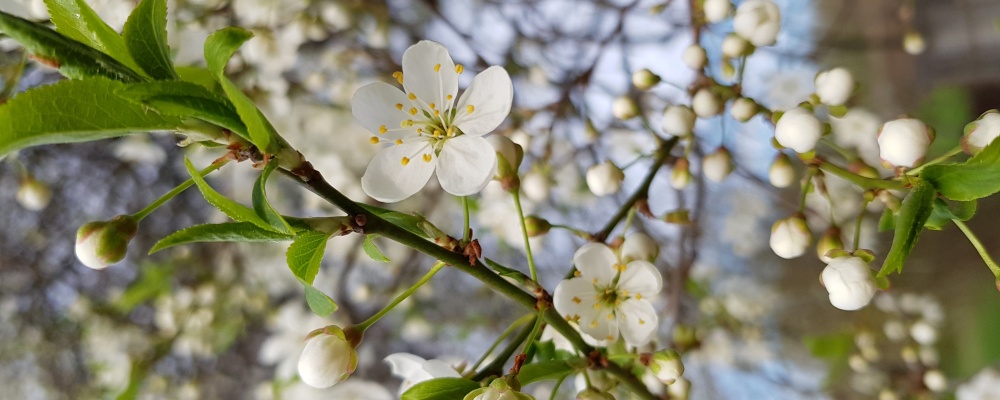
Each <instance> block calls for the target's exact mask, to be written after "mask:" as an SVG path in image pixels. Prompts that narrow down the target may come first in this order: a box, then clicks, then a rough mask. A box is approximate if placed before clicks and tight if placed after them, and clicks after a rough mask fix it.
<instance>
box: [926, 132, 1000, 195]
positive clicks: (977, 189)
mask: <svg viewBox="0 0 1000 400" xmlns="http://www.w3.org/2000/svg"><path fill="white" fill-rule="evenodd" d="M920 177H921V178H923V179H925V180H927V181H928V182H930V183H931V184H932V185H934V187H935V188H936V189H937V191H938V192H941V194H942V195H944V197H947V198H949V199H952V200H958V201H969V200H976V199H981V198H983V197H987V196H991V195H993V194H995V193H997V192H1000V140H994V141H993V143H990V145H989V146H986V148H984V149H983V150H982V151H980V152H979V153H978V154H976V156H975V157H972V158H970V159H969V160H968V161H966V162H965V163H964V164H941V165H931V166H928V167H927V168H924V171H923V172H922V173H921V174H920Z"/></svg>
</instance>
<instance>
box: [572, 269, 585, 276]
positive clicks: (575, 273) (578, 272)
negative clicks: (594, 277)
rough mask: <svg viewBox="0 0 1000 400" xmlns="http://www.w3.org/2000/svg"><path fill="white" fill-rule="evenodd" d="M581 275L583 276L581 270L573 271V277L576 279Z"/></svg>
mask: <svg viewBox="0 0 1000 400" xmlns="http://www.w3.org/2000/svg"><path fill="white" fill-rule="evenodd" d="M580 275H583V274H581V273H580V270H576V271H573V276H574V277H578V276H580Z"/></svg>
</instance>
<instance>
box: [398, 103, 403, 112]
mask: <svg viewBox="0 0 1000 400" xmlns="http://www.w3.org/2000/svg"><path fill="white" fill-rule="evenodd" d="M396 109H397V110H400V111H402V110H403V103H396Z"/></svg>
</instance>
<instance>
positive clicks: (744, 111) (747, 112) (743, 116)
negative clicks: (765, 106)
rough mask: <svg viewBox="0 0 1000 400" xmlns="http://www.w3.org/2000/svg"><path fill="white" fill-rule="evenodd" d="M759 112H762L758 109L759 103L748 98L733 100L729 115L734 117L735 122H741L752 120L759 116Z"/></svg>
mask: <svg viewBox="0 0 1000 400" xmlns="http://www.w3.org/2000/svg"><path fill="white" fill-rule="evenodd" d="M758 111H760V108H759V107H757V103H755V102H754V101H753V100H750V99H748V98H746V97H738V98H736V100H733V105H732V106H730V107H729V113H730V114H732V115H733V118H734V119H735V120H737V121H740V122H747V121H749V120H750V118H753V117H754V115H757V112H758Z"/></svg>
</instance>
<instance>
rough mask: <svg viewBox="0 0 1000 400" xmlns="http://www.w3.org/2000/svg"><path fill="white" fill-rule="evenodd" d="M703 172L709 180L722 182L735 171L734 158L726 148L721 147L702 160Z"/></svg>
mask: <svg viewBox="0 0 1000 400" xmlns="http://www.w3.org/2000/svg"><path fill="white" fill-rule="evenodd" d="M701 170H702V172H703V173H704V174H705V177H706V178H708V180H710V181H712V182H722V181H724V180H725V179H726V177H728V176H729V173H730V172H732V171H733V157H732V155H730V154H729V150H726V148H725V147H719V148H718V149H717V150H716V151H714V152H712V153H711V154H709V155H707V156H705V158H703V159H702V160H701Z"/></svg>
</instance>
